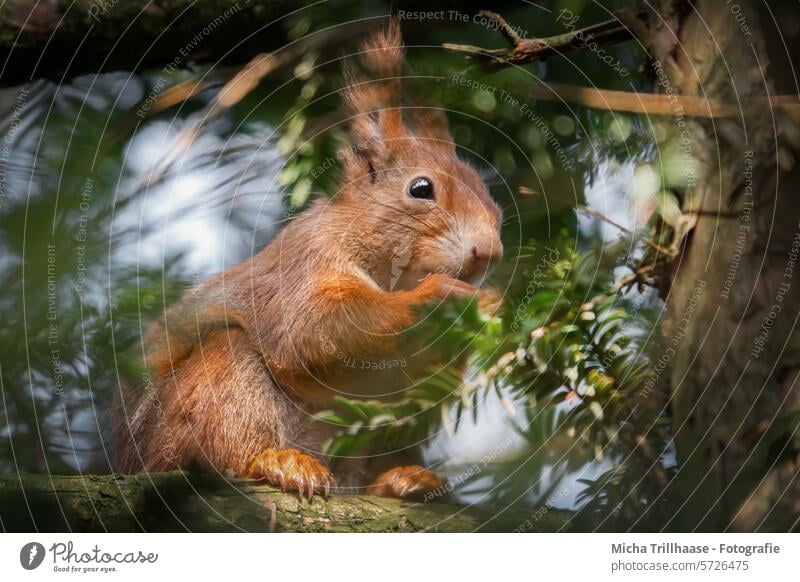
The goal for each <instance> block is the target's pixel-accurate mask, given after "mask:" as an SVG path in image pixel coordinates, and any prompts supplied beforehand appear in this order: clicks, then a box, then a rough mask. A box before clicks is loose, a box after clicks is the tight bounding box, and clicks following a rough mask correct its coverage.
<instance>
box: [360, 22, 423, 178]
mask: <svg viewBox="0 0 800 582" xmlns="http://www.w3.org/2000/svg"><path fill="white" fill-rule="evenodd" d="M360 60H361V62H362V64H363V65H364V68H365V69H366V70H367V72H368V73H369V75H370V79H365V78H364V77H363V76H362V75H360V74H359V73H358V72H357V71H356V70H355V69H354V68H353V67H352V66H350V67H346V68H345V79H346V81H347V85H346V87H345V89H344V98H345V105H346V107H347V112H348V114H349V116H350V130H351V132H352V133H353V136H354V137H355V140H356V143H355V145H354V147H353V148H352V151H351V152H350V153H349V154H348V156H347V157H346V160H345V162H346V166H347V167H348V169H349V170H351V171H358V170H361V171H364V172H369V173H370V174H373V173H374V172H375V170H376V169H377V168H379V167H380V166H382V165H383V164H385V163H386V162H387V161H388V160H389V158H390V157H391V154H392V150H393V149H396V148H397V147H399V146H400V144H401V143H402V141H403V140H405V139H406V138H408V137H409V134H408V132H407V130H406V128H405V125H404V124H403V111H402V108H401V101H400V92H401V84H400V78H399V77H400V71H401V68H402V64H403V39H402V36H401V34H400V24H399V22H398V20H397V18H396V17H392V19H391V20H390V22H389V26H388V28H386V30H383V31H380V32H377V33H374V34H373V35H372V36H370V37H369V38H368V39H367V40H366V41H365V42H364V43H363V44H362V45H361V52H360Z"/></svg>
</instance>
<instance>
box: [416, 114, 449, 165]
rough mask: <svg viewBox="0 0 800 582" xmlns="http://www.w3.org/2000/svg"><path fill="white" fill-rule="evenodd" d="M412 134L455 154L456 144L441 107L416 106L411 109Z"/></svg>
mask: <svg viewBox="0 0 800 582" xmlns="http://www.w3.org/2000/svg"><path fill="white" fill-rule="evenodd" d="M412 116H413V119H414V135H416V136H417V137H420V138H422V139H424V140H426V141H428V142H429V144H430V145H431V146H433V147H441V148H444V149H446V150H447V151H448V152H452V153H454V154H455V151H456V146H455V143H453V136H452V135H451V134H450V128H449V126H448V124H447V116H446V115H445V113H444V110H443V109H435V108H432V107H417V108H415V109H414V110H413V114H412Z"/></svg>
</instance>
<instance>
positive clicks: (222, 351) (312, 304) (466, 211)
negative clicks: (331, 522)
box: [116, 19, 502, 497]
mask: <svg viewBox="0 0 800 582" xmlns="http://www.w3.org/2000/svg"><path fill="white" fill-rule="evenodd" d="M360 57H361V61H362V63H363V65H364V69H365V70H366V71H368V73H369V75H370V77H371V78H369V79H368V78H364V77H363V76H361V75H360V74H359V73H356V72H355V71H354V70H352V69H346V71H345V72H346V78H347V80H348V83H347V86H346V87H345V89H344V90H343V94H344V101H345V104H346V106H347V112H348V115H349V127H350V130H351V133H352V136H353V138H354V145H352V146H351V147H348V148H347V149H346V151H345V152H344V154H343V156H342V157H343V161H342V175H341V180H340V182H339V184H340V188H339V191H338V192H336V193H335V195H334V196H331V197H330V198H325V199H321V200H317V201H316V202H315V203H313V204H312V205H311V206H310V207H309V208H308V209H307V210H305V211H304V212H302V213H300V214H299V215H298V216H296V217H295V218H294V219H292V220H291V221H290V222H289V224H288V225H287V226H286V227H285V228H284V229H283V230H282V231H281V232H280V233H279V234H278V235H277V236H276V237H275V239H274V240H273V241H272V242H271V243H270V244H268V245H267V246H266V247H265V248H264V249H263V250H261V251H260V252H259V253H258V254H256V255H255V256H253V257H252V258H250V259H248V260H245V261H244V262H242V263H240V264H238V265H236V266H234V267H232V268H230V269H227V270H226V271H224V272H222V273H220V274H218V275H216V276H214V277H212V278H211V279H209V280H208V281H206V282H205V283H202V284H201V285H199V286H198V287H196V288H195V289H192V290H190V291H188V292H187V293H186V294H185V296H184V297H183V298H182V299H181V300H180V301H179V302H178V303H177V305H175V306H174V307H172V308H170V309H168V310H167V311H166V312H165V313H164V315H163V317H161V318H159V320H158V321H156V322H154V323H153V324H152V325H151V326H150V328H149V329H148V330H147V333H146V334H145V338H144V347H145V364H146V365H147V366H148V367H149V369H150V370H151V376H150V378H152V381H150V380H148V381H147V382H145V383H144V385H142V386H139V387H138V388H137V389H125V390H123V394H122V396H121V398H120V399H119V402H118V406H117V409H118V414H119V417H118V421H117V423H116V424H117V439H118V444H117V464H116V469H117V470H118V471H120V472H123V473H132V472H138V471H162V470H168V469H173V468H178V467H185V466H188V465H190V464H193V465H200V466H201V467H203V468H205V469H207V470H211V471H220V472H221V471H225V470H232V471H234V472H235V473H237V474H239V475H242V476H245V477H249V478H255V479H261V480H264V481H266V482H267V483H270V484H273V485H275V486H279V487H281V488H282V489H284V490H287V491H298V492H299V493H300V494H301V495H304V494H307V495H308V496H309V497H310V496H312V495H313V494H314V493H321V494H325V495H327V494H328V493H329V491H330V490H331V488H332V487H334V486H337V487H341V488H342V490H349V491H353V492H362V493H363V492H366V493H369V494H375V495H382V496H392V497H412V496H415V497H419V496H421V495H424V493H426V492H428V491H431V490H433V489H435V488H437V487H441V486H442V485H443V484H444V481H443V480H442V479H441V478H439V477H438V476H437V475H436V474H435V473H433V472H432V471H430V470H428V469H425V468H423V467H421V466H419V465H413V464H412V465H403V464H399V465H398V466H391V464H392V463H393V462H395V461H394V460H395V459H396V458H397V456H396V455H394V456H393V455H387V456H385V457H383V456H382V457H380V459H378V460H377V461H376V462H374V463H360V462H357V461H354V462H352V463H350V464H349V465H350V466H349V467H348V463H347V462H345V463H343V464H342V469H341V470H337V473H336V476H335V477H334V475H333V474H332V472H331V471H330V470H329V469H328V468H327V467H326V466H325V464H324V463H323V462H322V461H321V460H320V458H319V457H320V455H319V454H317V453H318V452H319V451H320V450H321V447H322V443H323V442H324V440H325V439H326V438H327V437H328V436H330V434H331V430H330V427H328V428H327V429H326V428H325V427H319V426H317V425H319V424H320V423H319V422H315V421H313V420H312V418H311V415H312V414H313V413H314V412H315V411H318V410H320V409H322V408H323V407H327V406H329V404H330V403H331V399H332V398H333V396H335V395H336V394H337V393H342V394H349V395H352V394H364V395H374V394H375V392H376V390H377V386H382V387H386V386H387V384H386V382H387V380H386V376H380V377H379V376H376V375H375V374H374V372H373V371H372V370H368V371H361V370H358V369H354V367H353V366H349V365H348V362H352V361H353V360H354V359H361V360H364V361H371V359H373V358H378V357H381V356H382V355H386V354H389V353H391V352H392V351H393V350H395V349H397V348H398V344H399V342H400V336H401V334H403V333H404V332H405V331H406V330H408V329H409V328H410V327H412V326H413V325H414V324H415V323H416V322H417V321H418V319H419V314H418V310H419V308H420V307H421V306H424V305H426V304H431V303H436V302H440V301H446V300H448V298H451V297H471V296H473V295H474V294H476V293H478V294H479V299H486V300H487V301H490V300H492V299H494V298H496V295H495V293H494V292H493V291H492V290H488V289H486V290H478V289H476V287H474V285H473V284H474V283H476V282H477V281H478V280H480V279H481V278H482V277H483V276H484V275H485V273H486V271H487V269H488V268H489V266H490V265H491V264H493V263H495V262H496V261H497V260H498V259H499V258H500V257H501V255H502V244H501V241H500V235H499V231H500V225H501V212H500V209H499V208H498V206H497V204H496V203H495V202H494V201H493V200H492V198H491V197H490V196H489V192H488V190H487V188H486V186H485V185H484V183H483V181H482V180H481V178H480V176H479V175H478V173H477V172H476V171H475V170H474V169H473V168H472V167H471V166H470V165H469V164H467V163H466V162H465V161H463V160H461V159H459V157H458V155H457V154H456V149H455V145H454V143H453V139H452V137H451V136H450V133H449V130H448V126H447V120H446V117H445V116H444V114H443V113H442V111H441V110H435V109H431V108H407V109H405V110H404V109H403V108H402V107H401V103H400V89H401V86H400V70H401V65H402V62H403V46H402V38H401V34H400V27H399V24H398V22H397V21H396V19H393V20H392V21H391V22H390V24H389V26H388V28H387V29H386V30H382V31H380V32H377V33H375V34H373V35H372V36H370V37H369V38H368V39H367V40H366V41H365V42H364V43H363V45H362V47H361V53H360ZM403 372H405V370H403ZM393 377H396V376H393ZM392 381H393V380H392ZM348 487H349V488H348Z"/></svg>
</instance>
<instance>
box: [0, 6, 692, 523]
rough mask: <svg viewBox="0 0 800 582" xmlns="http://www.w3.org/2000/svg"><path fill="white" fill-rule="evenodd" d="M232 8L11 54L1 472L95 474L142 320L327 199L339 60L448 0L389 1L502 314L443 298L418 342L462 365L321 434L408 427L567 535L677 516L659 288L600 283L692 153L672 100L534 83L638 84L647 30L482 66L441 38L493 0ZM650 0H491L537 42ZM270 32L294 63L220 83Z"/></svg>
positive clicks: (653, 234)
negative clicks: (246, 86)
mask: <svg viewBox="0 0 800 582" xmlns="http://www.w3.org/2000/svg"><path fill="white" fill-rule="evenodd" d="M201 4H202V3H201ZM240 4H241V7H240V8H241V9H239V8H237V9H236V10H234V11H233V13H231V14H230V15H229V16H227V17H225V18H223V19H221V20H220V19H219V15H220V13H219V12H218V11H217V12H214V11H209V12H203V10H199V9H198V10H194V11H190V12H187V13H186V14H185V15H184V16H183V17H182V19H181V20H180V22H179V23H178V24H176V28H175V30H180V29H186V30H193V31H195V35H194V36H185V37H181V38H180V40H174V39H173V40H170V41H165V42H173V43H174V45H173V46H162V45H160V44H154V45H153V46H152V47H151V49H152V50H150V49H148V50H147V51H145V50H144V48H143V50H142V53H144V54H133V53H131V52H130V48H129V49H128V53H125V52H124V51H122V52H120V51H119V50H117V51H114V52H106V51H104V50H98V49H97V48H96V47H97V46H105V45H103V44H102V43H103V42H105V43H106V44H109V43H112V41H113V38H105V39H102V41H101V40H97V41H96V42H97V43H98V44H96V45H95V49H94V50H91V51H88V52H87V51H86V50H83V52H81V53H77V54H78V57H79V58H77V59H76V60H75V62H76V63H77V65H76V66H78V67H81V66H85V67H86V68H87V69H91V67H93V66H95V64H96V62H95V61H96V60H101V59H102V63H103V70H104V71H106V70H107V71H108V72H103V73H101V74H77V75H72V74H70V75H68V76H66V77H64V78H63V79H62V78H61V75H60V73H61V71H62V69H63V67H64V66H65V65H64V63H63V62H61V61H60V60H59V59H60V58H61V57H62V56H60V55H58V54H53V51H51V52H50V54H51V55H52V56H51V57H49V58H48V59H43V60H42V63H41V69H39V72H41V75H40V76H38V77H35V78H25V74H24V71H25V69H24V67H22V65H21V64H20V61H19V60H16V61H8V60H7V61H6V65H7V66H6V68H5V69H4V75H5V77H3V78H4V79H5V83H4V88H3V89H2V91H0V118H1V119H2V128H1V129H0V131H2V133H3V139H2V141H3V144H2V145H3V148H4V152H5V153H4V155H3V157H2V160H0V161H1V162H2V164H1V166H0V176H1V177H2V178H1V181H0V241H1V242H0V245H2V249H3V251H2V255H0V289H2V292H1V293H0V319H1V321H0V388H2V390H1V392H0V393H1V394H2V399H1V400H0V410H1V411H2V412H1V413H0V472H3V473H15V472H20V473H31V472H33V473H51V474H72V473H80V474H85V473H103V472H108V471H109V470H110V469H109V459H110V458H111V451H110V450H109V446H110V443H109V442H108V440H107V438H105V435H107V431H108V428H109V426H108V422H109V420H108V415H107V410H108V406H109V402H110V399H111V398H112V396H113V394H114V393H115V391H117V390H119V389H120V387H121V386H122V385H124V383H125V382H126V381H136V380H135V379H136V378H137V376H138V375H139V374H140V373H141V371H142V370H141V369H140V364H139V363H138V362H139V360H140V357H141V353H142V347H141V344H140V343H139V339H140V334H141V333H142V331H143V329H144V328H145V326H146V325H147V323H148V321H149V320H150V319H151V318H152V317H153V316H154V315H156V314H158V313H160V312H161V311H162V310H163V309H164V307H165V306H167V305H169V304H170V303H171V302H172V301H174V300H175V299H176V298H177V297H178V296H179V295H180V293H181V292H182V291H183V290H185V289H186V288H188V287H190V286H191V285H193V284H196V283H197V282H199V281H201V280H203V279H205V278H206V277H208V276H209V275H212V274H214V273H218V272H220V271H221V270H223V269H225V268H226V267H229V266H231V265H234V264H236V263H238V262H240V261H241V260H243V259H245V258H248V257H250V256H251V255H252V254H254V253H255V252H257V251H258V250H260V249H261V248H262V247H263V246H264V245H265V244H266V243H267V242H268V241H269V240H270V239H271V238H272V237H273V236H274V235H275V233H276V232H277V231H278V230H279V229H280V228H281V226H282V224H283V223H284V221H285V220H286V218H287V217H289V216H291V215H292V214H294V213H295V212H297V211H298V210H301V209H302V208H303V207H305V206H306V205H307V204H308V203H309V201H311V200H313V199H314V198H316V197H319V196H325V195H326V193H328V194H329V193H331V192H334V186H335V182H334V180H335V172H333V171H324V172H316V171H314V170H315V169H317V168H319V167H321V166H323V165H324V164H325V163H326V160H327V159H328V158H331V157H332V158H334V159H335V150H336V148H337V147H339V145H340V144H341V143H342V140H343V139H345V135H346V132H345V130H346V128H345V127H344V126H343V125H342V123H341V115H342V112H341V108H340V96H339V94H338V91H339V89H340V88H341V87H342V85H343V80H342V76H341V65H342V60H343V59H346V58H347V55H348V54H352V53H353V52H354V51H356V50H357V46H358V43H359V41H360V39H361V38H362V37H363V34H364V31H365V30H368V29H369V28H371V27H373V26H380V25H381V24H382V23H383V22H384V19H385V18H386V16H387V15H388V14H389V12H390V9H391V8H392V7H393V8H394V9H395V10H398V9H399V10H405V11H419V10H424V11H430V10H443V11H445V13H447V15H446V16H444V17H437V18H406V19H401V20H402V22H401V24H402V26H403V30H404V36H405V41H406V44H407V46H408V48H407V57H408V70H407V71H406V74H407V75H408V78H407V79H406V80H405V81H404V92H405V93H406V96H407V97H408V99H409V100H410V101H417V102H424V103H434V104H440V105H441V106H442V107H444V108H446V110H447V113H448V117H449V120H450V124H451V129H452V132H453V135H454V138H455V141H456V143H457V145H458V147H459V152H460V155H462V156H463V157H465V158H467V159H469V160H471V161H472V162H473V163H474V164H475V165H476V166H477V167H478V168H480V170H481V172H482V173H483V175H484V176H485V177H486V179H487V182H488V183H489V184H490V188H491V192H492V195H493V196H494V197H495V199H496V200H497V201H498V202H499V204H500V206H501V207H502V208H503V209H504V215H505V222H504V225H503V232H502V236H503V242H504V245H505V247H506V253H505V259H504V263H503V265H501V266H500V267H499V268H498V269H497V271H496V272H495V274H494V275H493V278H492V283H493V284H494V285H496V286H499V287H500V288H502V289H504V292H505V297H506V304H505V305H506V306H505V310H504V312H503V314H502V316H501V317H498V318H492V319H487V318H486V317H485V316H481V315H479V314H478V313H477V311H475V309H474V305H472V306H470V305H465V306H461V305H459V306H455V307H453V308H452V310H450V311H447V310H445V311H443V312H440V313H437V314H436V317H433V318H431V319H430V321H429V325H430V327H431V330H430V333H431V334H432V335H431V337H432V338H435V339H434V340H432V341H438V342H451V344H452V345H454V346H459V347H460V348H463V349H466V350H467V352H468V353H469V354H470V360H469V367H468V375H467V379H466V380H465V381H464V382H462V381H461V380H460V379H458V378H457V377H455V376H454V375H453V374H452V373H451V371H448V370H442V371H441V373H440V374H438V375H437V376H436V377H435V378H433V379H431V380H430V381H429V382H426V383H423V384H421V385H420V386H419V387H417V388H415V390H414V391H412V393H410V394H408V395H406V398H405V399H404V400H402V401H401V402H398V403H389V404H385V405H383V404H380V403H365V404H364V405H363V406H356V405H355V404H353V403H352V402H348V401H344V400H342V401H340V402H339V408H338V409H336V410H332V411H330V413H329V414H327V415H325V416H326V419H327V420H328V421H335V422H338V423H341V424H343V425H344V426H345V427H349V428H348V430H344V431H343V432H342V434H341V435H340V438H338V439H334V441H333V442H331V443H330V447H331V454H333V455H340V456H346V455H348V454H353V452H354V451H357V450H361V449H362V448H364V447H368V448H369V447H373V448H375V449H376V450H380V449H386V448H387V447H389V448H391V447H400V446H407V445H408V444H412V445H417V446H420V447H421V448H422V450H423V453H424V455H425V460H426V463H427V464H428V465H430V466H432V467H435V468H436V470H438V471H441V472H443V473H445V474H446V475H447V476H448V477H449V479H450V483H451V486H450V487H449V489H450V492H449V494H450V497H449V499H450V500H451V501H456V502H460V503H476V504H481V505H486V506H489V507H494V508H500V509H502V508H508V507H520V506H521V507H525V508H528V510H529V511H530V512H532V515H536V514H537V513H536V512H538V513H539V514H540V515H541V514H542V512H544V513H547V512H548V511H557V510H567V511H570V512H571V513H572V517H571V518H570V519H571V525H572V526H574V527H577V528H609V529H610V528H615V527H620V524H625V527H639V528H641V529H646V528H648V527H652V524H654V523H659V519H664V516H665V515H668V514H669V507H668V506H666V504H665V500H664V498H663V497H662V496H661V495H660V492H661V490H662V489H663V487H664V484H665V483H666V480H667V479H668V477H669V475H670V473H671V471H673V470H674V467H675V455H674V451H673V447H672V444H671V435H670V432H669V428H668V427H669V407H668V406H667V405H666V402H667V399H666V398H665V397H664V394H663V389H662V387H661V384H662V382H661V381H660V379H659V377H658V373H657V372H656V370H657V368H656V367H655V366H654V365H653V360H652V357H653V354H655V353H657V351H658V347H659V342H660V338H661V334H660V331H659V323H660V321H661V319H662V318H663V309H664V305H663V303H662V302H661V300H660V298H659V294H658V292H657V291H656V290H655V289H653V288H652V287H650V286H649V285H647V284H646V281H642V280H640V279H631V280H630V283H631V284H628V285H625V286H623V287H622V288H620V287H619V286H616V287H615V282H617V281H619V280H620V278H622V277H625V276H626V275H631V273H632V272H633V270H632V269H635V268H638V267H640V266H641V265H642V264H643V263H644V262H645V261H647V260H648V257H649V256H650V255H648V253H649V252H652V249H651V248H650V247H649V246H648V245H647V244H645V242H643V239H648V240H656V241H657V240H659V236H660V234H659V233H660V230H659V229H660V228H661V226H663V225H662V223H663V222H665V221H666V222H667V223H668V224H671V223H670V222H669V217H670V209H671V206H670V203H671V200H670V196H671V194H670V191H671V189H673V188H685V187H686V186H687V184H686V183H685V181H686V177H685V176H686V172H685V168H686V167H687V165H691V164H692V163H693V160H692V159H691V156H688V157H687V155H686V153H685V152H682V151H681V150H680V147H679V146H680V144H679V140H678V129H677V127H676V125H675V123H674V121H673V120H671V119H669V118H646V117H643V116H638V115H634V114H626V113H616V112H609V111H599V110H596V109H589V108H586V107H581V106H578V105H574V104H570V103H565V102H563V101H559V100H558V99H552V98H543V97H542V96H541V92H540V93H536V92H533V91H531V89H530V87H531V86H532V85H534V84H540V83H541V82H544V83H545V84H548V83H564V84H574V85H579V86H589V87H592V86H596V87H599V88H603V89H616V90H624V91H637V90H642V89H645V88H646V90H650V88H651V87H652V75H651V74H650V73H648V72H646V71H645V70H644V68H643V67H642V61H643V54H644V53H643V51H642V50H641V48H640V47H639V46H638V44H637V43H636V42H626V43H619V44H613V45H609V46H605V47H604V51H605V53H603V55H602V57H600V56H598V54H596V53H595V52H592V51H582V52H571V53H570V54H568V55H564V56H558V55H556V56H553V57H552V58H550V59H548V60H547V61H545V62H539V63H533V64H528V65H525V66H510V67H504V68H497V69H491V68H487V67H483V66H480V65H479V64H476V63H475V61H474V60H470V59H467V58H465V57H464V55H462V54H459V53H457V52H454V51H450V50H444V49H443V48H442V46H441V45H442V44H443V43H447V42H451V43H462V44H470V45H477V46H482V47H493V48H501V47H503V46H504V42H505V41H504V40H503V37H502V36H501V35H500V34H499V33H498V31H497V30H496V29H493V27H492V26H491V25H490V24H487V23H486V22H482V21H480V19H476V18H475V15H476V14H477V12H478V10H480V9H483V8H486V7H487V6H485V5H484V4H481V3H477V2H471V1H470V2H459V3H456V2H452V3H449V2H436V3H433V4H431V3H421V2H401V3H399V4H394V5H393V6H390V4H389V3H385V2H371V3H369V5H365V3H363V2H349V1H338V2H335V3H314V4H311V3H309V4H301V5H296V6H295V5H294V4H293V3H292V5H291V6H288V4H289V3H286V4H287V5H283V4H281V3H279V2H278V3H268V4H269V10H271V11H273V12H274V13H270V14H267V15H265V14H261V13H257V12H252V11H251V9H253V7H252V6H250V4H251V3H247V2H240ZM643 4H644V3H641V5H643ZM434 5H435V6H434ZM641 5H640V3H637V2H624V1H619V2H605V3H591V2H584V1H582V0H557V1H553V2H541V3H524V4H521V3H517V2H499V3H498V2H494V3H492V5H491V9H492V10H494V11H497V12H500V13H502V15H503V16H504V17H505V18H506V20H507V21H508V22H510V23H512V24H513V25H514V26H515V27H516V28H517V29H518V30H519V31H520V34H522V35H523V36H530V37H543V36H549V35H555V34H561V33H564V32H568V31H569V30H570V28H569V27H570V26H572V27H573V28H574V27H575V26H578V27H580V26H587V25H589V24H593V23H596V22H601V21H605V20H608V19H609V18H611V11H613V10H617V9H621V8H630V9H631V10H633V11H636V10H638V9H641V8H642V6H641ZM232 6H233V5H232ZM235 6H237V7H238V6H239V4H237V5H235ZM257 7H258V6H256V8H257ZM98 10H99V8H98ZM447 11H453V13H448V12H447ZM111 12H113V11H111V10H109V15H108V18H109V19H110V18H112V14H111ZM455 13H457V14H458V15H460V16H453V15H452V14H455ZM254 14H256V16H253V15H254ZM464 15H466V17H465V18H464ZM103 16H104V15H103V14H100V13H99V12H98V13H97V17H98V18H102V17H103ZM147 17H148V15H147V14H144V16H143V17H142V18H145V19H146V18H147ZM42 18H44V17H42ZM113 18H119V19H121V20H122V19H124V18H126V16H125V15H124V13H123V14H116V15H113ZM264 22H268V23H269V24H268V26H267V27H266V29H265V31H262V32H260V33H259V36H251V34H250V32H251V29H252V30H256V29H259V30H260V28H259V27H260V26H262V25H263V23H264ZM209 23H215V24H213V25H211V24H209ZM105 24H106V25H107V26H108V25H109V23H108V21H105ZM43 26H44V25H43ZM103 30H107V29H103ZM98 31H100V28H98ZM197 31H201V33H200V36H199V37H198V36H197ZM203 31H205V32H203ZM173 32H174V30H173ZM231 38H237V39H240V40H241V42H238V41H237V42H231V41H230V39H231ZM225 39H228V40H227V41H226V40H225ZM89 42H92V39H91V37H90V40H89ZM221 46H224V47H227V46H233V47H234V48H232V49H230V50H227V51H222V52H220V48H219V47H221ZM253 47H255V49H254V48H253ZM280 47H284V48H282V49H281V50H282V51H283V52H284V54H285V55H286V58H285V59H284V61H283V62H282V64H281V66H279V67H276V68H275V70H273V71H271V72H270V73H269V74H267V75H266V76H264V78H262V79H260V80H258V82H257V83H256V84H255V85H254V86H253V87H252V88H251V89H250V90H247V91H243V92H242V94H241V95H237V97H238V100H236V101H235V102H234V103H232V104H230V105H228V104H225V105H224V106H222V105H220V103H219V102H218V101H216V99H217V96H218V95H219V94H220V90H221V89H222V87H223V86H224V84H225V82H227V81H228V80H229V79H230V78H231V76H232V75H233V74H235V73H236V72H237V71H238V70H239V67H241V65H242V64H244V63H245V62H247V60H248V59H249V57H250V56H252V54H251V53H254V52H257V51H269V50H274V49H278V48H280ZM182 49H183V50H182ZM19 50H20V51H21V52H19V53H17V55H16V56H15V58H16V59H24V58H25V54H26V53H25V52H24V51H25V50H26V48H25V47H20V48H19ZM31 50H33V49H31ZM248 51H250V52H249V53H248ZM62 52H63V51H62ZM243 54H246V55H247V56H246V57H243V56H242V55H243ZM81 59H82V60H81ZM62 60H63V59H62ZM70 70H72V69H70ZM464 79H466V80H467V81H462V80H464ZM545 86H546V85H545ZM583 207H588V208H589V209H591V210H594V211H595V212H594V213H591V212H585V211H583V210H582V208H583ZM654 209H655V210H654ZM443 330H444V331H443ZM448 373H450V374H451V375H450V376H448ZM643 390H644V392H643ZM387 419H388V421H387ZM634 523H639V525H634V526H632V525H631V524H634Z"/></svg>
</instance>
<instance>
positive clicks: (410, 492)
mask: <svg viewBox="0 0 800 582" xmlns="http://www.w3.org/2000/svg"><path fill="white" fill-rule="evenodd" d="M445 483H447V481H446V480H445V479H443V478H441V477H439V476H438V475H437V474H436V473H434V472H433V471H429V470H428V469H426V468H424V467H420V466H419V465H407V466H404V467H395V468H394V469H389V470H388V471H385V472H383V473H381V474H380V475H378V477H377V478H376V479H375V480H374V481H373V482H372V484H370V485H369V486H368V487H367V490H366V493H367V495H377V496H379V497H398V498H400V499H423V498H424V496H425V494H426V493H430V492H431V491H434V490H436V489H438V488H440V487H442V486H444V485H445Z"/></svg>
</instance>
